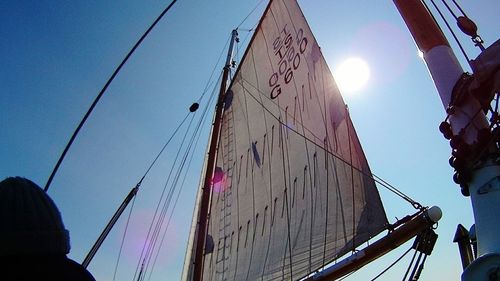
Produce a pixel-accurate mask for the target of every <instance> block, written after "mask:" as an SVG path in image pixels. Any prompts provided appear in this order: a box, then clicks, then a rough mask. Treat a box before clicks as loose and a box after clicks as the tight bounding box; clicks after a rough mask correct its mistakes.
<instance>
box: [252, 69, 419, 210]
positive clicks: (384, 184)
mask: <svg viewBox="0 0 500 281" xmlns="http://www.w3.org/2000/svg"><path fill="white" fill-rule="evenodd" d="M242 80H243V81H245V82H246V83H248V84H249V85H250V86H252V87H253V88H254V89H255V90H257V92H258V93H259V94H260V95H263V93H262V92H261V91H260V89H257V88H256V87H255V86H253V85H252V84H251V83H249V82H248V81H246V80H245V79H242ZM245 93H247V94H248V95H250V96H251V97H252V98H253V99H254V100H255V101H256V102H257V103H259V104H260V105H261V106H262V108H264V109H265V110H266V111H267V112H268V113H269V114H270V115H271V116H272V117H273V118H274V119H275V120H278V122H279V123H280V124H281V125H283V126H286V125H285V123H283V122H282V121H281V119H279V118H278V117H276V115H275V114H274V113H273V112H271V111H270V110H269V109H268V108H267V107H265V106H264V104H263V103H261V102H260V101H259V100H258V99H257V98H256V97H255V96H254V95H252V94H250V92H249V91H245ZM266 98H267V97H266ZM280 112H281V110H280ZM287 128H288V130H290V131H293V132H295V133H296V134H297V135H299V136H301V137H303V138H305V139H306V140H308V141H310V142H312V143H314V144H316V143H315V142H314V141H313V140H311V139H310V138H308V137H307V136H305V135H303V134H301V133H300V132H298V131H297V130H295V128H291V127H287ZM308 132H310V131H308ZM310 133H311V134H312V132H310ZM326 152H327V153H329V154H331V155H332V156H333V157H334V158H336V159H339V160H340V161H342V162H343V163H344V164H346V165H348V166H350V167H351V166H352V167H353V168H354V169H355V170H356V171H358V172H359V173H361V174H362V175H364V176H366V177H368V178H371V179H373V180H374V181H375V182H377V183H378V184H380V185H381V186H383V187H384V188H386V189H387V190H389V191H391V192H393V193H394V194H396V195H397V196H399V197H401V198H402V199H404V200H406V201H407V202H409V203H410V204H411V205H412V206H413V207H415V208H416V209H421V208H422V205H421V204H420V203H418V202H417V201H415V200H413V199H412V198H411V197H409V196H408V195H406V194H405V193H403V192H402V191H400V190H398V189H397V188H395V187H394V186H392V185H390V184H389V183H387V182H386V181H385V180H382V179H381V178H380V177H378V176H376V175H375V174H373V173H372V174H367V173H365V172H364V171H363V170H361V169H359V168H357V167H355V166H353V165H352V164H351V163H349V162H348V161H347V160H344V159H343V158H342V157H340V156H339V155H337V154H334V153H333V152H331V151H326Z"/></svg>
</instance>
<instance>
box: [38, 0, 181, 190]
mask: <svg viewBox="0 0 500 281" xmlns="http://www.w3.org/2000/svg"><path fill="white" fill-rule="evenodd" d="M176 2H177V0H173V1H172V2H171V3H170V4H169V5H168V6H167V7H166V8H165V9H164V10H163V11H162V12H161V14H160V15H159V16H158V17H157V18H156V20H155V21H154V22H153V23H152V24H151V26H149V28H148V29H147V30H146V32H144V34H143V35H142V36H141V38H139V41H137V43H135V45H134V46H133V47H132V49H131V50H130V51H129V52H128V54H127V55H126V56H125V58H124V59H123V60H122V62H121V63H120V64H119V65H118V67H117V68H116V69H115V71H114V72H113V74H112V75H111V77H110V78H109V79H108V81H107V82H106V84H105V85H104V87H103V88H102V89H101V91H100V92H99V94H98V95H97V97H96V98H95V99H94V101H93V102H92V105H90V108H89V109H88V110H87V113H85V116H83V119H82V120H81V121H80V124H78V126H77V127H76V129H75V131H74V132H73V135H72V136H71V138H70V140H69V142H68V143H67V144H66V147H65V148H64V150H63V153H62V154H61V156H60V157H59V160H57V163H56V165H55V167H54V169H53V170H52V173H51V174H50V176H49V179H48V180H47V183H46V184H45V187H44V189H43V190H44V191H45V192H47V191H48V190H49V187H50V184H51V183H52V180H53V179H54V176H55V175H56V173H57V170H58V169H59V166H60V165H61V163H62V161H63V160H64V157H65V156H66V153H67V152H68V150H69V148H70V147H71V145H72V144H73V141H74V140H75V138H76V136H77V135H78V133H79V132H80V129H81V128H82V127H83V125H84V124H85V122H86V121H87V118H88V117H89V116H90V114H91V113H92V111H93V110H94V107H95V106H96V105H97V103H98V102H99V100H100V99H101V97H102V96H103V94H104V92H106V90H107V89H108V87H109V85H110V84H111V82H113V80H114V78H115V77H116V75H117V74H118V72H120V70H121V68H122V67H123V66H124V65H125V63H126V62H127V61H128V59H129V58H130V56H132V54H133V53H134V51H135V50H136V49H137V47H139V45H140V44H141V43H142V41H144V39H145V38H146V37H147V36H148V34H149V33H150V32H151V30H153V28H154V27H155V26H156V24H157V23H158V22H159V21H160V20H161V19H162V18H163V16H164V15H165V14H166V13H167V12H168V11H169V10H170V8H171V7H172V6H173V5H174V4H175V3H176Z"/></svg>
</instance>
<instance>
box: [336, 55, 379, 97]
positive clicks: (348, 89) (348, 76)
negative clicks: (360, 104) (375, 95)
mask: <svg viewBox="0 0 500 281" xmlns="http://www.w3.org/2000/svg"><path fill="white" fill-rule="evenodd" d="M334 77H335V81H336V82H337V85H338V87H339V89H340V92H342V93H349V94H350V93H356V92H359V91H360V90H361V89H363V87H364V86H365V85H366V83H367V82H368V80H369V79H370V68H369V67H368V64H367V63H366V61H365V60H363V59H361V58H358V57H351V58H348V59H346V60H344V61H343V62H342V63H341V64H340V65H339V66H338V67H337V68H336V70H335V71H334Z"/></svg>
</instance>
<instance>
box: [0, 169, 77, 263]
mask: <svg viewBox="0 0 500 281" xmlns="http://www.w3.org/2000/svg"><path fill="white" fill-rule="evenodd" d="M69 250H70V244H69V233H68V231H67V230H66V229H65V228H64V224H63V222H62V219H61V214H60V213H59V210H58V209H57V207H56V205H55V204H54V202H53V201H52V199H50V197H49V196H48V195H47V194H46V193H45V192H44V191H43V190H42V189H41V188H40V187H39V186H38V185H36V184H35V183H33V182H32V181H30V180H28V179H25V178H21V177H15V178H7V179H5V180H3V181H2V182H0V257H5V256H18V255H39V254H55V255H58V254H63V255H65V254H67V253H69Z"/></svg>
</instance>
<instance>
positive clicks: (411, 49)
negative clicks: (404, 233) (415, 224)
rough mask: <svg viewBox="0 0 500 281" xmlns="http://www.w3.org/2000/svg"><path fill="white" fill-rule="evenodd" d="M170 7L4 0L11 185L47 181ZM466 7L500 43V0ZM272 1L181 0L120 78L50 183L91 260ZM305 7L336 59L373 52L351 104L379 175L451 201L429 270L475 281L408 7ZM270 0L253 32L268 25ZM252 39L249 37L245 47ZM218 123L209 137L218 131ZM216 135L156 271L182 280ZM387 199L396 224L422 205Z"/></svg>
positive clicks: (2, 98) (466, 217) (167, 160)
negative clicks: (235, 33)
mask: <svg viewBox="0 0 500 281" xmlns="http://www.w3.org/2000/svg"><path fill="white" fill-rule="evenodd" d="M168 2H169V1H151V0H141V1H139V0H124V1H47V0H40V1H24V0H21V1H4V2H3V3H2V4H0V18H1V24H0V38H1V40H0V62H1V67H0V104H1V108H2V109H1V110H0V157H1V159H2V161H1V162H0V177H1V178H2V179H3V178H5V177H7V176H16V175H19V176H24V177H27V178H30V179H32V180H33V181H35V182H37V183H38V184H39V185H41V186H43V185H44V184H45V182H46V180H47V178H48V176H49V174H50V172H51V170H52V168H53V166H54V165H55V163H56V161H57V159H58V157H59V155H60V153H61V152H62V149H63V148H64V146H65V144H66V142H67V141H68V139H69V137H70V136H71V133H72V132H73V130H74V129H75V127H76V125H77V124H78V122H79V121H80V119H81V118H82V116H83V114H84V113H85V112H86V110H87V109H88V107H89V105H90V104H91V102H92V100H93V99H94V98H95V96H96V95H97V93H98V92H99V90H100V89H101V88H102V86H103V85H104V83H105V82H106V80H107V79H108V77H109V76H110V75H111V73H112V72H113V70H114V68H115V67H116V66H117V65H118V64H119V62H120V61H121V60H122V58H123V57H124V56H125V54H126V53H127V52H128V50H129V49H130V48H131V47H132V45H133V44H134V43H135V42H136V41H137V39H138V38H139V37H140V36H141V35H142V33H143V32H144V31H145V30H146V28H147V27H148V26H149V25H150V24H151V23H152V21H153V20H154V19H155V18H156V17H157V15H158V14H159V13H160V12H161V10H162V9H163V8H164V7H165V6H166V5H167V4H168ZM462 2H465V3H463V8H464V9H465V11H466V12H467V13H468V15H469V16H470V17H471V18H473V19H474V20H475V21H476V23H477V24H478V26H479V32H480V34H481V35H482V36H483V38H484V40H485V41H486V45H489V44H491V43H493V42H494V41H495V40H496V39H498V36H499V35H500V25H499V24H498V11H500V2H498V1H496V0H481V1H462ZM257 3H258V1H257V0H251V1H248V0H233V1H222V0H214V1H183V0H179V1H178V3H177V4H176V5H175V6H174V7H173V8H172V10H171V12H170V13H169V14H167V16H166V18H165V19H164V20H163V21H162V22H160V24H159V25H158V27H157V28H156V29H155V30H154V31H153V32H152V33H151V34H150V37H148V38H147V39H146V40H145V41H144V43H143V45H142V46H141V47H140V48H139V49H138V50H137V52H136V53H135V55H134V56H133V57H132V58H131V59H130V61H129V63H128V64H127V65H126V66H125V67H124V68H123V70H122V72H121V73H120V74H119V75H118V77H117V78H116V79H115V81H114V83H113V84H112V85H111V86H110V87H109V90H108V91H107V93H106V94H105V96H104V97H103V98H102V100H101V103H100V104H98V106H97V107H96V110H95V112H94V114H93V115H92V116H91V118H89V120H88V122H87V124H86V125H85V127H84V128H83V129H82V131H81V134H80V135H79V137H78V138H77V140H76V141H75V143H74V145H73V147H72V149H71V150H70V152H69V154H68V155H67V158H66V160H65V161H64V162H63V164H62V166H61V168H60V171H59V173H58V174H57V176H56V177H55V180H54V182H53V184H52V187H51V189H50V190H49V194H50V195H51V196H52V197H53V199H54V200H55V201H56V203H57V204H58V206H59V208H60V210H61V212H62V215H63V219H64V221H65V224H66V227H67V228H68V229H69V230H70V234H71V240H72V242H71V244H72V251H71V254H70V256H71V257H72V258H73V259H75V260H76V261H79V262H81V261H82V260H83V258H84V257H85V255H86V253H87V252H88V250H89V249H90V247H91V246H92V244H93V243H94V241H95V240H96V238H97V237H98V235H99V233H100V232H101V231H102V229H103V228H104V226H105V225H106V223H107V221H108V220H109V218H111V216H112V214H113V213H114V211H115V209H116V208H117V207H118V205H119V204H120V203H121V201H122V200H123V198H124V197H125V196H126V194H127V193H128V192H129V190H130V188H132V187H133V186H134V185H135V184H136V183H137V181H138V180H139V179H140V177H141V176H142V174H143V173H144V171H145V170H146V168H147V167H148V165H149V163H150V162H151V161H152V159H153V158H154V156H155V155H156V153H157V152H158V151H159V150H160V149H161V147H162V145H163V144H164V142H165V141H166V139H167V138H168V137H169V136H170V134H171V133H172V132H173V130H174V128H175V127H176V126H177V124H178V123H179V122H180V121H181V120H182V118H183V117H184V116H185V114H186V111H187V108H188V107H189V105H190V104H191V103H192V102H193V101H195V100H197V99H198V97H199V96H200V95H201V93H202V92H203V89H204V88H205V84H206V83H207V81H208V79H209V77H210V73H211V72H212V69H213V68H214V66H215V63H216V61H217V58H218V57H219V54H220V53H221V51H222V49H223V47H224V45H225V43H226V42H227V39H228V37H229V35H230V32H231V30H232V29H233V28H235V27H236V26H238V25H239V24H240V22H242V20H243V19H244V18H245V17H246V15H247V14H248V13H249V12H250V11H251V10H252V9H253V8H254V7H255V6H256V4H257ZM299 3H300V4H301V7H302V9H303V12H304V14H305V16H306V18H307V20H308V22H309V24H310V26H311V29H312V31H313V33H314V34H315V35H316V38H317V40H318V42H319V45H320V46H321V48H322V52H323V54H324V56H325V58H326V60H327V62H328V63H329V65H330V68H331V69H335V68H336V67H337V66H338V65H339V64H340V63H341V62H342V61H343V60H344V59H346V58H348V57H352V56H356V57H361V58H363V59H364V60H366V62H367V63H368V65H369V67H370V71H371V77H370V80H369V81H368V84H367V86H366V87H365V88H364V89H362V90H360V91H359V92H358V93H357V94H356V95H348V96H345V100H346V102H347V103H348V105H349V108H350V112H351V117H352V119H353V122H354V124H355V127H356V129H357V133H358V135H359V138H360V139H361V142H362V145H363V147H364V150H365V153H366V156H367V158H368V161H369V163H370V165H371V169H372V171H373V172H374V173H375V174H376V175H378V176H380V177H382V178H383V179H385V180H386V181H388V182H390V183H392V184H393V185H395V186H396V187H398V188H400V189H401V190H402V191H404V192H405V193H407V194H408V195H410V196H411V197H413V198H414V199H415V200H417V201H419V202H421V203H422V204H424V205H429V206H430V205H439V206H440V207H441V208H442V210H443V213H444V215H443V219H442V221H441V222H440V224H439V228H438V230H437V232H438V234H439V240H438V243H437V246H436V248H435V252H434V253H433V254H432V256H431V257H430V258H429V259H428V263H427V266H426V270H425V271H424V274H423V276H422V280H440V279H441V280H442V279H443V278H446V279H445V280H457V279H459V276H460V273H461V268H460V260H459V256H458V250H457V247H456V245H455V244H453V243H452V239H453V235H454V231H455V229H456V226H457V224H458V223H462V224H464V225H465V226H466V227H467V228H468V227H469V226H470V225H471V224H472V222H473V218H472V212H471V207H470V200H469V199H468V198H465V197H463V196H462V195H461V194H460V191H459V188H458V186H456V185H455V184H454V183H453V181H452V169H451V167H449V166H448V158H449V155H450V147H449V145H448V143H447V142H446V141H445V139H444V138H443V137H442V135H441V134H440V133H439V131H438V125H439V123H440V122H441V121H442V120H443V119H444V118H445V114H444V111H443V108H442V105H441V101H440V100H439V98H438V95H437V93H436V90H435V87H434V86H433V83H432V81H431V79H430V75H429V74H428V71H427V69H426V67H425V65H424V63H423V61H422V60H421V59H420V58H419V57H418V55H417V50H416V47H415V45H414V43H413V40H412V38H411V36H410V35H409V32H408V31H407V29H406V27H405V25H404V23H403V21H402V19H401V17H400V16H399V14H398V13H397V10H396V8H395V7H394V6H393V4H392V1H381V0H375V1H367V0H361V1H356V3H355V1H351V0H335V1H326V0H319V1H299ZM264 6H265V3H263V4H261V5H260V6H259V7H258V8H257V10H256V12H255V13H254V14H252V16H250V17H249V18H248V20H247V21H245V22H244V23H243V25H242V26H241V27H242V28H243V29H244V28H246V29H249V28H252V27H253V26H254V25H255V23H256V21H257V17H258V16H260V13H261V11H262V10H263V8H264ZM247 35H248V32H245V31H241V32H240V38H241V39H242V40H241V44H240V46H239V48H243V47H244V43H245V40H244V39H245V38H246V37H247ZM459 38H460V39H461V40H462V42H463V43H464V45H465V46H466V49H467V50H468V51H469V55H470V56H471V57H475V56H477V54H478V50H477V49H475V48H474V47H473V45H472V43H470V41H469V39H468V38H467V37H466V36H465V35H463V34H459ZM453 44H454V43H453ZM242 52H243V50H242V49H241V50H240V54H242ZM457 55H458V56H459V58H460V59H461V60H462V62H464V60H463V59H462V57H461V55H460V54H459V53H457ZM463 66H464V68H465V69H466V70H468V67H467V65H466V64H465V63H464V64H463ZM204 133H205V135H204V136H203V137H205V138H206V136H207V134H208V129H206V130H205V132H204ZM176 141H177V142H178V140H176ZM205 143H206V142H205V140H204V139H203V140H202V141H200V143H199V148H198V152H197V156H196V157H195V160H194V161H193V164H192V165H191V170H190V172H189V175H188V178H187V180H186V183H185V184H184V187H183V189H182V192H181V194H180V199H179V203H178V207H177V209H176V210H175V214H174V218H173V221H172V222H171V224H170V227H169V230H168V232H167V236H166V240H165V244H164V246H163V248H162V252H161V254H160V256H159V259H158V262H157V265H156V268H155V271H154V273H153V275H152V277H151V280H178V279H179V278H180V273H181V268H182V263H183V259H184V252H185V247H186V240H187V235H188V228H189V225H190V223H191V215H192V209H193V204H194V196H195V191H196V188H197V186H198V178H199V173H200V169H201V161H202V158H203V156H204V152H203V151H204V146H205ZM177 144H178V143H177ZM175 145H176V143H173V145H172V147H171V149H169V150H167V152H166V154H165V155H164V156H163V157H162V158H161V159H160V162H159V164H158V165H157V166H155V168H154V169H153V170H152V172H151V174H150V175H149V177H148V178H146V180H145V182H144V184H143V187H142V189H141V191H140V193H139V195H138V198H137V201H136V203H135V207H134V213H133V215H132V219H131V225H130V227H129V228H130V229H129V234H128V236H127V239H128V240H127V241H128V244H127V246H125V248H124V250H123V256H122V258H121V260H120V264H119V268H118V275H117V280H118V279H120V280H130V279H132V277H131V276H132V275H133V273H134V270H135V267H136V264H137V262H138V260H137V259H138V255H139V254H140V249H141V246H142V243H143V241H142V240H141V236H142V235H143V234H144V233H145V232H146V231H147V227H148V224H147V222H148V220H150V219H151V216H152V214H153V213H154V210H155V206H156V201H155V200H156V199H157V198H158V197H159V196H160V193H161V190H162V189H163V184H164V182H165V179H166V174H167V173H168V169H169V165H170V164H171V160H172V159H173V157H174V156H175V152H176V150H175ZM381 194H382V200H383V201H384V204H385V206H386V210H387V214H388V217H389V220H390V221H394V218H395V217H402V216H404V215H406V214H409V213H411V212H413V210H412V208H411V207H410V206H408V205H407V204H405V203H404V202H402V201H401V200H399V199H398V198H396V197H394V196H392V195H390V194H389V193H388V192H386V191H384V190H381ZM124 226H125V219H123V218H122V219H121V220H120V221H119V223H118V225H117V227H116V229H114V230H113V231H112V233H111V234H110V237H109V240H107V241H106V242H105V244H104V246H103V247H102V249H101V250H100V251H99V252H98V254H97V256H96V258H95V259H94V261H93V262H92V264H91V266H90V267H89V270H90V271H91V272H92V273H93V274H94V276H95V277H96V279H97V280H99V281H108V280H112V279H113V272H114V267H115V264H116V259H117V253H118V249H119V247H120V238H121V236H122V233H123V229H124ZM408 247H409V246H408V245H405V246H403V249H407V248H408ZM400 252H401V251H400ZM400 252H399V253H400ZM397 256H398V252H396V253H395V254H393V255H392V256H389V257H388V258H386V259H383V260H382V261H380V262H378V263H375V265H371V266H369V267H368V268H366V269H364V270H361V272H360V273H356V275H353V276H352V277H351V278H349V279H348V280H367V279H369V278H370V277H373V276H375V275H376V274H378V272H380V271H381V270H382V269H383V268H384V267H385V266H386V265H388V264H389V263H390V262H392V260H394V259H395V258H396V257H397ZM404 270H405V266H400V267H398V268H396V269H394V270H393V271H391V272H390V274H391V275H388V277H386V278H383V280H395V279H400V278H401V277H402V275H403V274H404ZM131 274H132V275H131ZM396 276H397V277H396Z"/></svg>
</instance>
